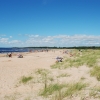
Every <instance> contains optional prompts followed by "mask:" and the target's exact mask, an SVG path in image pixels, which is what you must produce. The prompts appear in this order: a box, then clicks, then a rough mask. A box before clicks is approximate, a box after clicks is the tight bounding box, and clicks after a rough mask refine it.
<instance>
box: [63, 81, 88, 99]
mask: <svg viewBox="0 0 100 100" xmlns="http://www.w3.org/2000/svg"><path fill="white" fill-rule="evenodd" d="M86 86H87V84H86V83H82V82H77V83H73V84H69V86H68V88H67V90H66V91H65V93H64V97H67V96H72V95H73V94H75V93H77V92H78V91H81V90H82V89H84V88H85V87H86Z"/></svg>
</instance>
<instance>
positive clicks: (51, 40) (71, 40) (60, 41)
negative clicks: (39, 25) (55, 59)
mask: <svg viewBox="0 0 100 100" xmlns="http://www.w3.org/2000/svg"><path fill="white" fill-rule="evenodd" d="M13 38H14V37H13ZM10 39H12V36H9V38H0V45H1V44H8V45H13V46H14V45H15V46H16V45H17V46H24V47H25V46H100V36H93V35H55V36H50V35H49V36H44V37H43V36H40V35H28V34H27V36H26V39H24V40H23V41H22V40H10Z"/></svg>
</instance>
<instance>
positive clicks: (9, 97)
mask: <svg viewBox="0 0 100 100" xmlns="http://www.w3.org/2000/svg"><path fill="white" fill-rule="evenodd" d="M17 55H18V54H17V53H15V54H13V55H12V58H9V57H6V54H1V55H0V100H51V99H50V98H43V97H41V96H38V93H39V90H41V88H43V84H41V82H40V79H39V77H38V75H35V74H34V73H35V71H36V70H37V69H46V70H49V71H51V77H52V78H53V79H54V80H55V83H56V82H59V83H68V82H78V81H80V79H85V82H86V83H90V86H89V87H88V88H90V87H94V86H98V84H99V82H98V81H97V80H96V78H94V77H90V75H89V74H88V72H89V70H90V68H88V67H86V66H81V67H79V68H74V67H73V68H68V69H66V70H65V69H62V70H60V69H51V67H50V66H52V65H53V64H55V63H56V57H57V56H59V57H68V58H70V56H69V55H68V54H64V53H63V50H53V51H52V50H50V51H48V52H31V53H30V52H29V53H22V55H23V58H18V56H17ZM64 73H67V74H68V75H69V77H68V76H66V77H62V78H59V79H57V77H60V76H61V74H64ZM23 76H34V79H33V81H31V82H29V83H27V84H22V83H20V80H21V77H23ZM83 91H84V90H83ZM88 92H89V91H88V90H87V91H85V92H84V96H85V97H86V98H85V99H84V100H99V99H97V98H96V99H94V98H89V97H88V96H86V95H87V94H88ZM84 96H83V97H84ZM52 100H53V99H52ZM63 100H81V99H80V97H79V98H78V96H76V97H73V98H70V99H68V98H67V99H63Z"/></svg>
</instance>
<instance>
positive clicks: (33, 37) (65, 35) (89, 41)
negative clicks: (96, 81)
mask: <svg viewBox="0 0 100 100" xmlns="http://www.w3.org/2000/svg"><path fill="white" fill-rule="evenodd" d="M99 34H100V0H0V47H16V46H18V47H25V46H100V35H99Z"/></svg>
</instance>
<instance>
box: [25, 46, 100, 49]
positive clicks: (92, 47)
mask: <svg viewBox="0 0 100 100" xmlns="http://www.w3.org/2000/svg"><path fill="white" fill-rule="evenodd" d="M24 48H28V49H100V47H96V46H80V47H56V46H54V47H24Z"/></svg>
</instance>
